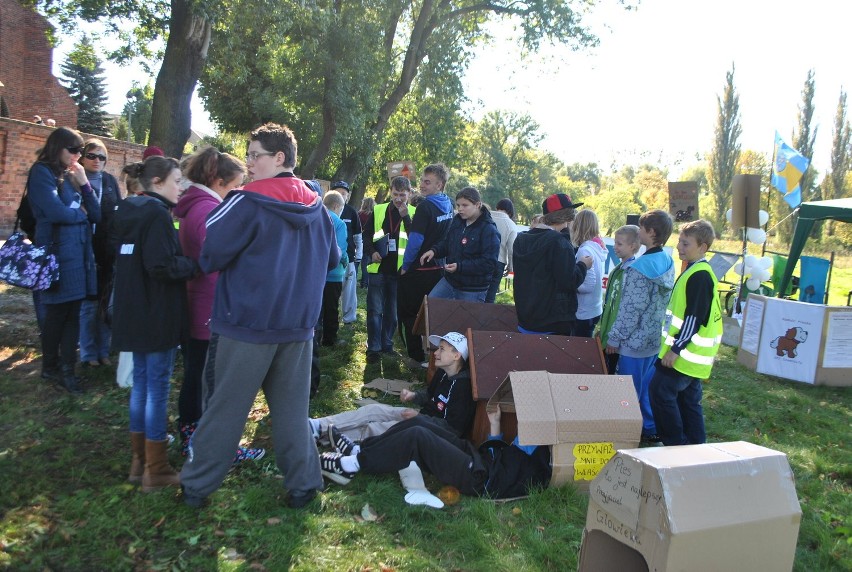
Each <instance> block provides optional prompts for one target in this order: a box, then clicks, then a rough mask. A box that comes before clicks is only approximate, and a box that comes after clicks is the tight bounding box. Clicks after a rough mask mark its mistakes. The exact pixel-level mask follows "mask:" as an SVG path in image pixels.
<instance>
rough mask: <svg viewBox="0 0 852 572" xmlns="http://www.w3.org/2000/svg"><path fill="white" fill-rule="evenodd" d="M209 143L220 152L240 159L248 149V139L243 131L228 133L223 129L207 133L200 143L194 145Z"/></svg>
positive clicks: (202, 145) (201, 145)
mask: <svg viewBox="0 0 852 572" xmlns="http://www.w3.org/2000/svg"><path fill="white" fill-rule="evenodd" d="M206 145H210V146H212V147H215V148H216V149H218V150H219V151H221V152H222V153H230V154H231V155H233V156H234V157H239V158H240V159H242V158H243V157H245V154H246V149H248V140H247V138H246V135H245V134H244V133H229V132H226V131H223V132H221V133H217V134H216V135H208V136H206V137H204V138H202V139H201V143H200V144H199V145H198V146H196V149H198V148H200V147H204V146H206Z"/></svg>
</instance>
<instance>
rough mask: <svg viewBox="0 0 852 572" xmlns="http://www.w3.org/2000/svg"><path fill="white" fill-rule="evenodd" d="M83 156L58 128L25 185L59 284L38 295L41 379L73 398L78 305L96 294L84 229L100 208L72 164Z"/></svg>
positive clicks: (76, 139)
mask: <svg viewBox="0 0 852 572" xmlns="http://www.w3.org/2000/svg"><path fill="white" fill-rule="evenodd" d="M82 152H83V138H82V137H81V136H80V134H79V133H78V132H77V131H75V130H73V129H69V128H67V127H60V128H59V129H57V130H56V131H54V132H53V133H51V134H50V136H49V137H48V138H47V141H46V142H45V144H44V147H43V148H42V149H41V151H40V152H39V154H38V158H37V159H36V162H35V164H34V165H33V166H32V167H31V168H30V172H29V177H28V179H27V188H28V191H27V192H28V193H29V200H30V207H31V208H32V211H33V216H34V217H35V219H36V234H35V242H36V244H38V245H48V244H52V245H53V251H54V253H55V254H56V256H57V260H58V262H59V280H58V281H57V282H55V283H54V284H53V286H51V287H50V289H48V290H45V291H44V292H42V294H41V302H42V303H43V304H44V305H45V316H44V322H43V328H42V332H41V346H42V371H41V376H42V377H43V378H45V379H49V380H53V381H55V382H57V383H58V384H59V385H60V386H62V387H64V388H65V389H66V390H67V391H69V392H70V393H73V394H77V393H80V392H81V391H82V390H81V389H80V380H79V379H78V378H77V377H76V376H75V374H74V366H75V364H76V363H77V340H78V339H79V332H80V303H81V302H82V301H83V299H84V298H86V297H87V296H93V295H95V294H96V292H97V284H96V276H95V257H94V253H93V252H92V231H91V227H90V226H89V225H90V224H97V223H98V222H100V219H101V210H100V205H98V201H97V199H96V198H95V194H94V192H93V191H92V186H91V185H90V184H89V180H88V179H87V178H86V172H85V170H84V169H83V166H82V165H80V164H79V163H78V162H77V160H78V159H79V158H80V155H81V154H82Z"/></svg>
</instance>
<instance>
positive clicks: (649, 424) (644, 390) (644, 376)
mask: <svg viewBox="0 0 852 572" xmlns="http://www.w3.org/2000/svg"><path fill="white" fill-rule="evenodd" d="M656 361H657V356H656V355H653V356H649V357H644V358H638V357H629V356H624V355H622V356H619V357H618V365H617V366H616V370H615V371H616V373H617V374H618V375H630V376H633V387H635V388H636V396H637V397H638V398H639V409H640V410H641V411H642V434H643V435H656V434H657V426H656V424H655V423H654V413H653V412H652V411H651V398H650V397H649V396H648V386H649V385H650V384H651V378H652V377H654V363H655V362H656Z"/></svg>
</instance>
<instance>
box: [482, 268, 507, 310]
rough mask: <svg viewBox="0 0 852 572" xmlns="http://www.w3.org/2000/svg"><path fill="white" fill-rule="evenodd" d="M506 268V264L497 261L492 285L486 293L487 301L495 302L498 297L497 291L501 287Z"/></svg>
mask: <svg viewBox="0 0 852 572" xmlns="http://www.w3.org/2000/svg"><path fill="white" fill-rule="evenodd" d="M505 270H506V264H505V263H503V262H500V261H499V260H498V261H497V268H495V269H494V274H493V276H492V277H491V286H490V287H489V288H488V292H487V293H486V294H485V303H486V304H493V303H494V301H495V300H496V299H497V291H498V290H499V289H500V283H501V282H502V281H503V272H504V271H505Z"/></svg>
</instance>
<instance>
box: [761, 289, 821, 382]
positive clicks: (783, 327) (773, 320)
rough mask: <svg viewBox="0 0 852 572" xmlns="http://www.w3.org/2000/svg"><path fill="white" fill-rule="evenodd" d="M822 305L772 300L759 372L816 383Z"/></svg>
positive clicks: (769, 300)
mask: <svg viewBox="0 0 852 572" xmlns="http://www.w3.org/2000/svg"><path fill="white" fill-rule="evenodd" d="M823 310H824V309H823V307H822V306H814V305H813V304H805V303H802V302H790V301H785V300H778V299H774V298H769V299H767V300H766V310H765V312H764V318H763V333H762V335H761V336H760V346H761V347H760V350H759V351H758V354H757V371H758V372H759V373H766V374H769V375H776V376H778V377H784V378H787V379H793V380H796V381H802V382H805V383H814V379H815V378H816V368H817V362H818V361H819V350H820V341H821V340H820V338H821V337H822V322H823V317H824V314H825V312H824V311H823Z"/></svg>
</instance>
